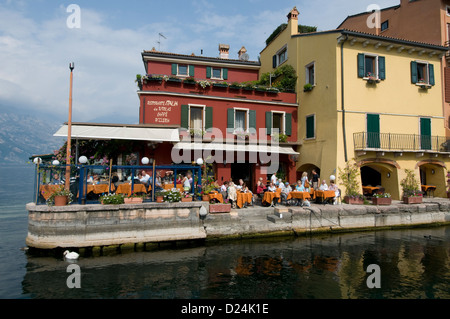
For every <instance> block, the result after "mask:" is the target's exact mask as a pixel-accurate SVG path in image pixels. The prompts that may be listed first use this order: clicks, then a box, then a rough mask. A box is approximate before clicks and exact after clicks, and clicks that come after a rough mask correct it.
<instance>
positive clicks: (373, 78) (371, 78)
mask: <svg viewBox="0 0 450 319" xmlns="http://www.w3.org/2000/svg"><path fill="white" fill-rule="evenodd" d="M364 80H366V81H367V83H369V84H374V83H379V82H380V80H379V79H378V78H377V77H376V75H375V74H372V73H371V72H367V74H366V76H365V77H364Z"/></svg>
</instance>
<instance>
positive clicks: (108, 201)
mask: <svg viewBox="0 0 450 319" xmlns="http://www.w3.org/2000/svg"><path fill="white" fill-rule="evenodd" d="M124 199H125V196H124V195H123V194H106V195H103V196H101V197H100V202H101V203H102V204H103V205H120V204H123V203H124Z"/></svg>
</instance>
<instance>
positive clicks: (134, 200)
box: [124, 192, 144, 204]
mask: <svg viewBox="0 0 450 319" xmlns="http://www.w3.org/2000/svg"><path fill="white" fill-rule="evenodd" d="M143 201H144V197H143V196H140V195H137V194H136V193H135V192H131V194H130V195H128V196H127V197H125V198H124V203H125V204H138V203H142V202H143Z"/></svg>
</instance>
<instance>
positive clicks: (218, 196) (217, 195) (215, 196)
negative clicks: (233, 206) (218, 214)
mask: <svg viewBox="0 0 450 319" xmlns="http://www.w3.org/2000/svg"><path fill="white" fill-rule="evenodd" d="M208 196H209V200H210V201H211V200H213V199H216V200H218V201H219V203H222V204H223V196H222V194H220V193H219V192H211V193H209V194H208Z"/></svg>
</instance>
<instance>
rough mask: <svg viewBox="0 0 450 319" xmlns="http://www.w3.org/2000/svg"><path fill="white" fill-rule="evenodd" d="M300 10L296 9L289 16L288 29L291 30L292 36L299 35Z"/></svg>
mask: <svg viewBox="0 0 450 319" xmlns="http://www.w3.org/2000/svg"><path fill="white" fill-rule="evenodd" d="M298 14H299V12H298V10H297V7H294V8H293V9H292V10H291V11H290V12H289V13H288V15H287V18H288V28H289V29H290V30H291V35H294V34H297V33H298Z"/></svg>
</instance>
